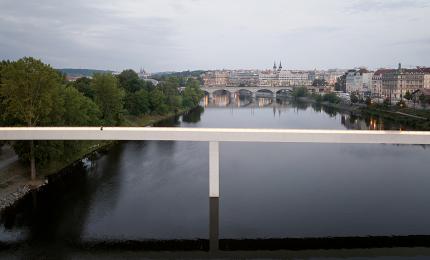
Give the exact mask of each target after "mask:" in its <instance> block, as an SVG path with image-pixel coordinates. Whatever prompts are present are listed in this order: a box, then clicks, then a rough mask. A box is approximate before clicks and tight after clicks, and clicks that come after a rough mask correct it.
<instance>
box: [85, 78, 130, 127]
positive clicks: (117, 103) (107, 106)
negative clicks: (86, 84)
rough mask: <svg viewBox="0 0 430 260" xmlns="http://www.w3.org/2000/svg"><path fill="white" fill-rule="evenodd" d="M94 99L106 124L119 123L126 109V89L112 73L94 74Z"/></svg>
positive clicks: (92, 85) (92, 83)
mask: <svg viewBox="0 0 430 260" xmlns="http://www.w3.org/2000/svg"><path fill="white" fill-rule="evenodd" d="M91 88H92V89H93V91H94V101H95V102H96V104H97V105H98V106H99V108H100V111H101V115H102V120H103V124H104V125H110V126H112V125H118V124H119V123H120V121H121V119H122V113H123V109H124V100H123V99H124V95H125V94H124V91H123V90H122V89H120V88H119V87H118V80H117V79H116V78H115V77H114V76H113V75H111V74H94V78H93V80H92V82H91Z"/></svg>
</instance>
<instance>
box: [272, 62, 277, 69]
mask: <svg viewBox="0 0 430 260" xmlns="http://www.w3.org/2000/svg"><path fill="white" fill-rule="evenodd" d="M276 69H277V68H276V61H274V62H273V70H276Z"/></svg>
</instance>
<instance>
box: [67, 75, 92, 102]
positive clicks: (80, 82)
mask: <svg viewBox="0 0 430 260" xmlns="http://www.w3.org/2000/svg"><path fill="white" fill-rule="evenodd" d="M72 85H73V87H75V88H76V89H77V90H78V91H79V92H81V93H82V94H84V95H85V96H86V97H89V98H91V99H94V90H93V89H92V88H91V79H89V78H87V77H82V78H79V79H77V80H76V81H75V82H73V84H72Z"/></svg>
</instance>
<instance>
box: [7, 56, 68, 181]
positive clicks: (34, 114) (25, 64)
mask: <svg viewBox="0 0 430 260" xmlns="http://www.w3.org/2000/svg"><path fill="white" fill-rule="evenodd" d="M1 75H2V87H1V89H0V96H1V100H2V104H3V106H4V116H5V117H6V118H9V119H11V120H13V121H14V122H15V123H16V124H17V125H21V126H28V127H34V126H39V125H41V123H46V122H49V121H50V120H48V118H49V116H50V115H51V114H52V112H53V110H55V109H56V107H55V105H56V104H55V101H54V100H55V98H56V97H57V96H58V90H59V86H60V84H61V78H60V77H59V74H58V73H57V72H56V71H55V70H54V69H53V68H51V67H50V66H49V65H45V64H43V63H42V62H41V61H40V60H36V59H34V58H27V57H26V58H22V59H20V60H18V61H16V62H11V63H10V64H8V65H7V66H5V67H4V68H2V72H1ZM29 157H30V168H31V178H32V179H35V178H36V160H35V146H34V142H33V141H30V142H29Z"/></svg>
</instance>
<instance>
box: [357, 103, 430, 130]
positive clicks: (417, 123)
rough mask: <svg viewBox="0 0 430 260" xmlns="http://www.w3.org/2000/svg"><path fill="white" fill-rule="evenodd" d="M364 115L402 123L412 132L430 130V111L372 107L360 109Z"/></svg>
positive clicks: (380, 106)
mask: <svg viewBox="0 0 430 260" xmlns="http://www.w3.org/2000/svg"><path fill="white" fill-rule="evenodd" d="M360 112H361V113H362V114H363V115H368V116H378V117H381V118H383V119H388V120H391V121H394V122H397V123H400V124H402V125H404V126H406V127H408V128H410V129H411V130H421V131H429V130H430V111H429V110H418V109H413V108H400V107H385V106H382V105H377V104H374V105H371V106H368V107H364V108H361V109H360Z"/></svg>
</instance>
